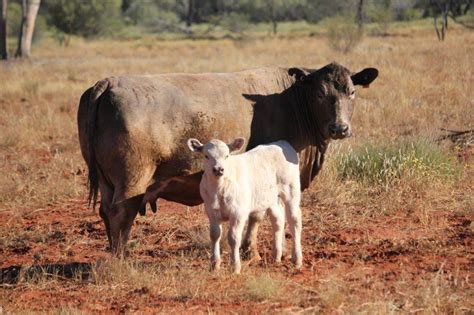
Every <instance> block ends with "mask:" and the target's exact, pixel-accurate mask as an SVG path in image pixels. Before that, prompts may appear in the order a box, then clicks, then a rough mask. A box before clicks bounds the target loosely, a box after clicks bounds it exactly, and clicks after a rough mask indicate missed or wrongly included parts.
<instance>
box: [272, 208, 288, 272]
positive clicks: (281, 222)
mask: <svg viewBox="0 0 474 315" xmlns="http://www.w3.org/2000/svg"><path fill="white" fill-rule="evenodd" d="M269 210H270V211H269V212H270V218H271V221H272V228H273V249H272V254H273V259H274V261H275V263H280V262H281V256H282V253H283V238H284V237H285V212H284V210H283V209H282V207H281V206H280V205H275V206H273V207H271V208H270V209H269Z"/></svg>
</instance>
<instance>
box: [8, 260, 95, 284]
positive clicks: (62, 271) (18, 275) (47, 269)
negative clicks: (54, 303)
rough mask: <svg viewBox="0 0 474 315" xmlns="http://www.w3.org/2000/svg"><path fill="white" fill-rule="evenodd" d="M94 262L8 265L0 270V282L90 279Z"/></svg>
mask: <svg viewBox="0 0 474 315" xmlns="http://www.w3.org/2000/svg"><path fill="white" fill-rule="evenodd" d="M94 266H95V264H94V263H82V262H72V263H67V264H45V265H33V266H31V267H24V266H10V267H6V268H2V269H1V270H0V285H1V284H16V283H18V282H19V281H20V280H25V281H31V280H33V281H34V280H35V279H44V278H55V277H59V278H64V279H79V280H86V281H87V280H91V278H92V270H93V268H94Z"/></svg>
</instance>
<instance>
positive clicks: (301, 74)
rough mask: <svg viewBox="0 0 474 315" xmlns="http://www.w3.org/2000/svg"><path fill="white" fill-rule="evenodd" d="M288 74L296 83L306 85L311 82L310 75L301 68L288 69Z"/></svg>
mask: <svg viewBox="0 0 474 315" xmlns="http://www.w3.org/2000/svg"><path fill="white" fill-rule="evenodd" d="M288 74H289V75H291V76H292V77H295V80H296V82H300V83H308V82H310V81H311V77H310V75H311V73H310V72H308V71H305V70H303V69H301V68H290V69H288Z"/></svg>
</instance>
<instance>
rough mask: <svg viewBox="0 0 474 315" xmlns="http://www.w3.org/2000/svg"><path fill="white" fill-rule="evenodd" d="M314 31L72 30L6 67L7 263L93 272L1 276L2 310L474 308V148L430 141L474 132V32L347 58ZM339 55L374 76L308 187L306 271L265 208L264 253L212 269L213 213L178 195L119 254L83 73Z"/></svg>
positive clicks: (0, 262)
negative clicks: (91, 158)
mask: <svg viewBox="0 0 474 315" xmlns="http://www.w3.org/2000/svg"><path fill="white" fill-rule="evenodd" d="M295 29H298V28H297V27H295ZM305 32H306V31H305ZM305 32H302V33H299V32H297V31H295V32H286V33H284V34H282V35H281V36H276V37H260V36H255V37H252V36H249V37H246V38H244V39H242V40H238V41H232V40H230V39H219V40H190V39H183V40H173V41H171V40H157V39H156V38H154V37H151V36H147V37H144V38H142V39H136V40H128V41H120V42H119V41H114V40H100V41H99V40H98V41H84V40H82V39H78V38H73V39H72V40H71V43H70V45H69V46H68V47H60V46H59V45H58V44H57V43H56V42H55V41H54V40H52V39H47V38H46V39H44V40H43V41H41V42H40V43H38V44H37V45H36V46H34V47H33V49H34V51H33V56H34V57H33V58H32V59H31V60H29V61H15V60H13V61H10V62H7V63H0V156H1V159H0V173H1V174H2V176H0V222H2V223H1V224H0V267H2V268H10V267H12V266H19V265H23V266H30V265H32V264H40V265H46V264H56V263H57V264H60V265H61V266H63V267H62V268H64V266H65V265H64V264H68V263H81V264H83V265H81V266H85V267H84V268H86V271H84V272H83V273H81V272H78V271H77V272H73V274H72V275H68V276H65V275H64V274H60V275H51V274H49V275H48V274H46V273H44V272H43V273H37V274H35V275H30V276H28V274H24V275H23V277H21V279H20V281H19V282H18V283H16V284H7V283H4V284H2V285H1V287H0V313H2V310H3V311H5V312H7V313H10V312H12V313H14V312H27V311H40V310H41V311H48V312H50V313H60V314H76V313H81V312H91V311H96V312H106V311H109V310H111V311H113V312H134V311H139V312H150V313H152V312H160V311H161V312H171V311H177V312H185V313H191V312H193V313H195V312H202V313H204V312H206V313H207V312H212V313H214V312H217V313H220V312H222V313H223V312H231V311H235V312H250V313H257V312H271V311H279V312H304V313H318V312H323V313H338V312H339V313H380V314H385V313H396V312H399V311H400V312H414V313H440V314H445V313H455V314H461V313H469V312H472V311H473V310H474V288H473V284H472V276H473V264H474V250H473V235H474V234H473V233H474V224H473V223H472V220H473V218H474V213H473V209H474V201H473V197H472V196H473V184H472V183H473V181H474V174H473V158H472V154H473V149H472V144H471V147H469V146H467V147H466V146H463V145H462V144H458V145H454V144H452V143H450V142H449V141H444V142H441V143H438V142H435V141H434V140H435V139H436V138H437V137H439V136H440V135H442V134H443V131H441V129H440V128H446V129H454V130H467V129H472V128H473V122H474V89H473V84H474V76H473V69H474V59H473V58H472V56H474V33H473V32H469V31H466V30H462V29H460V28H453V29H450V31H449V33H448V35H447V38H446V40H445V41H444V42H438V41H437V40H436V36H435V34H434V31H433V30H432V29H428V28H424V27H420V28H416V27H413V28H409V27H397V28H396V29H395V30H393V36H384V37H366V38H364V40H363V41H362V42H361V43H360V44H359V45H358V46H357V47H356V48H355V49H354V51H352V52H351V53H349V54H342V53H339V52H337V51H333V50H332V49H331V48H330V46H329V45H328V43H327V40H326V38H325V37H324V36H322V35H318V34H313V35H312V36H311V35H310V33H308V32H306V33H305ZM331 61H338V62H339V63H341V64H343V65H345V66H347V67H348V68H350V69H351V70H353V71H357V70H360V69H362V68H364V67H369V66H370V67H377V68H378V69H379V70H380V76H379V78H378V79H377V80H376V81H375V82H374V84H372V85H371V87H370V88H369V89H361V90H359V91H358V92H357V93H358V94H357V103H356V110H355V114H354V117H353V121H352V124H353V132H354V136H353V137H352V138H351V139H348V140H344V141H339V142H333V143H332V144H331V147H330V152H329V153H328V159H327V163H326V165H325V167H324V169H323V171H322V173H321V174H320V175H319V176H318V178H317V180H316V181H315V182H314V183H313V185H312V187H311V188H310V189H309V190H308V191H306V192H305V194H304V198H303V204H302V208H303V214H304V215H303V218H304V220H303V235H304V237H303V254H304V257H305V259H304V268H303V271H301V272H297V271H295V270H293V269H292V267H291V263H290V262H289V259H285V260H284V263H283V264H282V265H281V266H274V265H272V264H271V263H270V260H271V259H270V256H271V245H270V244H271V242H270V241H271V239H270V232H269V223H268V222H267V223H265V225H264V227H263V230H262V233H261V237H260V243H259V248H260V251H261V254H262V257H263V259H262V261H260V262H251V263H249V264H248V265H245V266H244V269H243V274H242V275H241V276H237V277H236V276H232V275H230V274H229V272H228V271H227V270H223V271H222V272H220V273H219V274H212V273H209V272H208V257H209V244H208V242H209V241H208V227H207V218H206V217H205V214H204V212H203V209H202V208H201V207H196V208H187V207H185V206H182V205H177V204H172V203H167V202H163V203H162V204H161V206H160V211H159V212H158V213H157V214H156V215H151V213H148V215H147V216H146V217H140V218H138V219H137V221H136V223H135V225H134V227H133V230H132V236H131V241H130V248H131V251H130V257H129V258H128V259H127V260H125V261H114V260H109V259H108V254H107V252H106V243H107V241H106V236H105V231H104V228H103V226H102V223H101V220H100V218H99V216H98V214H96V213H92V212H91V210H88V209H87V207H86V202H85V197H86V186H85V184H86V175H87V172H86V169H85V165H84V162H83V160H82V157H81V155H80V152H79V144H78V140H77V127H76V110H77V106H78V101H79V97H80V95H81V93H82V92H83V91H84V90H85V89H86V88H87V87H89V86H91V85H92V84H94V83H95V82H96V81H97V80H99V79H101V78H103V77H106V76H111V75H123V74H153V73H166V72H227V71H237V70H243V69H248V68H256V67H262V66H307V67H320V66H323V65H325V64H327V63H329V62H331ZM224 243H225V242H224ZM223 246H224V247H223V250H224V257H225V258H227V255H226V253H227V245H223ZM224 264H227V260H225V261H224ZM73 269H74V268H73ZM48 272H49V273H54V271H48Z"/></svg>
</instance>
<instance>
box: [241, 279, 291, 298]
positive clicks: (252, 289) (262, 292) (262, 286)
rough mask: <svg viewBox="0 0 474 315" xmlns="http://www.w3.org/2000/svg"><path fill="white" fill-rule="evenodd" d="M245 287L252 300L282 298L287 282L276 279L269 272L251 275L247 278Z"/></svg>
mask: <svg viewBox="0 0 474 315" xmlns="http://www.w3.org/2000/svg"><path fill="white" fill-rule="evenodd" d="M245 287H246V291H247V295H248V297H249V299H250V300H254V301H259V302H261V301H264V300H271V299H273V300H275V299H280V298H281V297H282V291H283V289H284V287H285V283H284V282H283V281H281V280H278V279H275V278H274V277H272V276H271V275H270V274H268V273H264V274H260V275H257V276H251V277H249V278H248V279H247V280H246V283H245Z"/></svg>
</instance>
